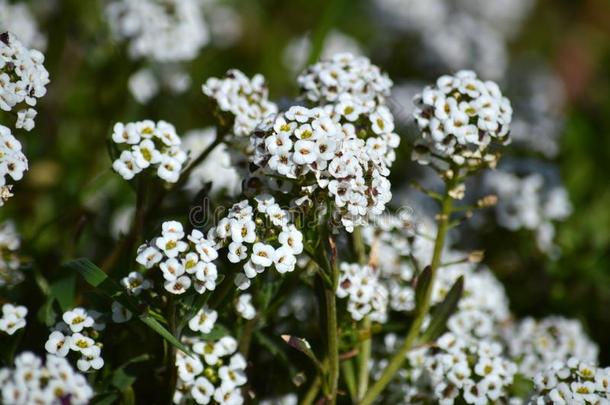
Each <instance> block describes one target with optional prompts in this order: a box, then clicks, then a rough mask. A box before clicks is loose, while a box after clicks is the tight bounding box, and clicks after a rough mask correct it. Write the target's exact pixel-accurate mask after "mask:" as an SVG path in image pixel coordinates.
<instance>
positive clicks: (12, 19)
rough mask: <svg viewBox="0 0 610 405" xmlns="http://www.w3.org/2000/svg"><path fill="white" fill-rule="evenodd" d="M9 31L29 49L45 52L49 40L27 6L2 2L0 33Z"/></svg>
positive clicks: (6, 1)
mask: <svg viewBox="0 0 610 405" xmlns="http://www.w3.org/2000/svg"><path fill="white" fill-rule="evenodd" d="M5 31H9V32H12V33H13V34H15V35H16V36H17V38H19V40H20V41H21V43H22V44H23V45H24V46H26V47H28V48H35V49H40V50H44V49H45V48H46V46H47V39H46V38H45V36H44V35H43V34H42V33H41V32H40V29H39V27H38V23H37V22H36V19H35V17H34V16H33V15H32V12H31V11H30V9H29V8H28V6H27V5H26V4H22V3H11V2H9V1H8V0H0V32H5Z"/></svg>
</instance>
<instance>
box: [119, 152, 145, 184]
mask: <svg viewBox="0 0 610 405" xmlns="http://www.w3.org/2000/svg"><path fill="white" fill-rule="evenodd" d="M112 168H113V169H114V170H115V171H116V172H117V173H119V174H120V175H121V176H122V177H123V178H124V179H125V180H131V179H133V178H134V176H135V175H136V174H138V173H140V172H141V171H142V168H141V167H140V166H138V164H137V162H136V159H135V157H134V155H133V153H132V152H130V151H127V150H125V151H123V152H121V156H120V157H119V158H118V159H117V160H115V161H114V162H113V163H112Z"/></svg>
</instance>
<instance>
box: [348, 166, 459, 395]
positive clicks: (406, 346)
mask: <svg viewBox="0 0 610 405" xmlns="http://www.w3.org/2000/svg"><path fill="white" fill-rule="evenodd" d="M457 174H458V173H457V170H454V176H453V177H451V178H449V179H447V180H446V181H445V192H444V194H443V198H442V200H441V213H440V215H439V217H438V231H437V234H436V241H435V243H434V253H433V255H432V263H431V264H430V267H431V280H430V285H429V286H428V288H427V289H426V291H425V293H424V297H423V299H422V305H421V306H420V307H418V308H416V310H415V319H414V320H413V323H412V324H411V327H410V328H409V332H408V333H407V337H406V338H405V341H404V343H403V344H402V346H401V347H400V349H399V350H398V351H397V352H396V353H394V356H393V357H392V359H391V360H390V363H389V364H388V366H387V367H386V368H385V370H384V371H383V374H382V375H381V377H380V378H379V380H377V381H376V382H375V383H374V384H373V385H372V386H371V388H370V389H369V390H368V392H367V393H366V395H365V396H364V398H363V399H362V401H361V402H360V405H369V404H371V403H372V402H373V401H374V400H375V399H376V398H377V397H378V396H379V395H380V394H381V392H382V391H383V390H384V389H385V387H386V386H387V385H388V384H389V383H390V382H391V381H392V379H393V378H394V376H395V375H396V373H397V372H398V370H400V368H401V367H402V365H403V363H404V361H405V357H406V355H407V353H408V352H409V350H411V348H412V347H413V344H414V343H415V340H416V339H417V337H418V335H419V333H420V331H421V327H422V324H423V323H424V319H425V317H426V315H427V314H428V311H429V309H430V304H431V303H430V301H431V298H432V291H433V288H434V280H435V277H436V271H437V270H438V268H439V265H440V264H441V256H442V252H443V247H444V245H445V237H446V236H447V231H448V229H449V226H448V225H449V216H450V215H451V212H452V211H451V210H452V207H453V199H452V198H451V196H449V191H450V190H452V189H453V188H454V187H455V184H456V183H457V181H458V176H457Z"/></svg>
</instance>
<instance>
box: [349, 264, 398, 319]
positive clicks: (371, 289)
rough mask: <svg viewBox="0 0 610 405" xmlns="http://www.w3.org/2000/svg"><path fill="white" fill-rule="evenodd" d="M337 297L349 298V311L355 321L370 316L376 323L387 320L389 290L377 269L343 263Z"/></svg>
mask: <svg viewBox="0 0 610 405" xmlns="http://www.w3.org/2000/svg"><path fill="white" fill-rule="evenodd" d="M340 270H341V275H340V277H339V285H338V287H337V297H339V298H347V299H348V301H347V311H348V312H349V313H350V315H351V316H352V319H353V320H355V321H360V320H361V319H362V318H364V317H365V316H367V315H368V316H369V317H370V319H371V320H372V321H374V322H380V323H384V322H385V321H386V319H387V316H388V314H387V309H388V296H389V294H388V290H387V289H386V287H385V285H383V284H382V283H381V282H380V280H379V272H378V271H377V269H375V268H373V267H371V266H368V265H359V264H357V263H351V264H350V263H341V266H340Z"/></svg>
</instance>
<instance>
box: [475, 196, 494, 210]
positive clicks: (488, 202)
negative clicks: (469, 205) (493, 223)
mask: <svg viewBox="0 0 610 405" xmlns="http://www.w3.org/2000/svg"><path fill="white" fill-rule="evenodd" d="M497 203H498V196H497V195H494V194H490V195H486V196H485V197H483V198H481V199H480V200H479V201H477V207H479V208H487V207H493V206H495V205H496V204H497Z"/></svg>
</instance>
